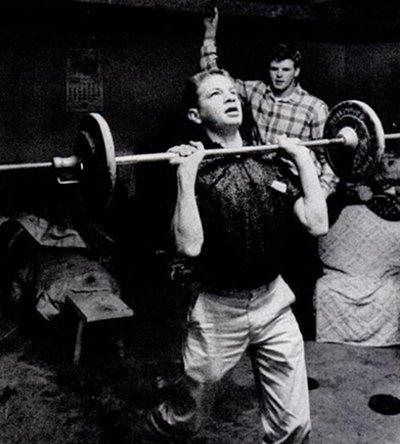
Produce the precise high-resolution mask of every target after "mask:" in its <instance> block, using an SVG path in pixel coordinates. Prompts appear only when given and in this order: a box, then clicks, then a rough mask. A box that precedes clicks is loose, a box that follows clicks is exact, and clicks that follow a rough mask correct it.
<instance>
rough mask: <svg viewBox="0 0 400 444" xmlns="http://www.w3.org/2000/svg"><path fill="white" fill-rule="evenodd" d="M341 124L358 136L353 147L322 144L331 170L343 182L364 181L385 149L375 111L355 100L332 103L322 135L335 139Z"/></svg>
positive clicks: (382, 134)
mask: <svg viewBox="0 0 400 444" xmlns="http://www.w3.org/2000/svg"><path fill="white" fill-rule="evenodd" d="M344 127H350V128H352V129H353V130H354V131H355V132H356V134H357V138H358V143H357V146H356V147H355V148H352V147H349V146H345V145H343V144H333V145H327V146H325V155H326V157H327V160H328V162H329V164H330V165H331V167H332V169H333V171H334V172H335V173H336V174H337V176H338V177H340V178H341V179H342V180H344V181H346V182H352V183H358V182H365V181H366V180H368V178H369V177H371V175H373V173H374V171H375V168H376V166H377V165H378V164H379V162H380V161H381V158H382V155H383V152H384V150H385V134H384V131H383V127H382V123H381V121H380V120H379V117H378V116H377V115H376V113H375V111H374V110H373V109H372V108H371V107H370V106H368V105H367V104H365V103H363V102H360V101H358V100H347V101H344V102H340V103H338V104H337V105H335V106H334V107H333V108H332V110H331V111H330V113H329V115H328V118H327V120H326V123H325V126H324V138H327V139H335V138H336V137H338V134H339V131H340V130H341V129H342V128H344Z"/></svg>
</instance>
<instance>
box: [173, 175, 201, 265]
mask: <svg viewBox="0 0 400 444" xmlns="http://www.w3.org/2000/svg"><path fill="white" fill-rule="evenodd" d="M177 177H178V184H177V185H178V192H177V200H176V205H175V211H174V216H173V219H172V233H173V236H174V240H175V246H176V249H177V252H178V253H180V254H183V255H185V256H189V257H195V256H198V255H199V254H200V252H201V248H202V245H203V239H204V236H203V226H202V223H201V219H200V214H199V209H198V206H197V202H196V196H195V187H194V183H191V181H190V180H187V179H186V178H185V177H182V176H181V175H179V174H178V176H177Z"/></svg>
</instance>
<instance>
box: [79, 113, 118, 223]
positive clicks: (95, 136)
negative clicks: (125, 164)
mask: <svg viewBox="0 0 400 444" xmlns="http://www.w3.org/2000/svg"><path fill="white" fill-rule="evenodd" d="M74 152H75V155H76V156H77V157H78V159H80V165H81V171H80V187H81V197H82V201H83V203H84V205H85V208H86V209H87V210H88V213H89V215H90V216H91V217H92V218H93V220H97V221H99V220H102V219H103V217H104V214H105V212H106V210H107V208H108V206H109V204H110V201H111V198H112V195H113V191H114V186H115V181H116V162H115V149H114V141H113V138H112V135H111V131H110V128H109V126H108V124H107V122H106V120H105V119H104V118H103V117H102V116H101V115H100V114H97V113H91V114H88V115H87V116H86V117H85V118H84V119H83V120H82V122H81V124H80V127H79V129H78V133H77V136H76V139H75V144H74Z"/></svg>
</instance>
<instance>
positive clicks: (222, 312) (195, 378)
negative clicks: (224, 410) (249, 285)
mask: <svg viewBox="0 0 400 444" xmlns="http://www.w3.org/2000/svg"><path fill="white" fill-rule="evenodd" d="M246 313H247V303H246V302H245V301H243V300H227V299H221V298H218V296H217V295H215V294H210V293H204V292H203V293H201V294H200V295H199V297H198V299H197V302H196V304H195V306H194V308H193V311H192V313H191V315H190V320H189V328H188V335H187V338H186V342H185V345H184V350H183V362H184V368H185V376H184V378H182V379H181V380H180V381H179V383H178V385H177V386H176V387H175V390H174V392H175V393H176V396H173V397H170V398H169V399H168V400H167V401H165V402H164V403H162V404H161V405H159V406H158V407H157V408H156V409H155V410H154V411H153V412H152V413H151V419H152V423H153V426H155V427H156V428H157V431H158V432H159V433H162V434H164V435H167V436H168V435H169V436H171V435H172V434H174V433H179V434H180V435H182V434H183V435H192V434H194V433H196V431H197V430H198V429H199V427H200V424H201V420H202V418H203V417H204V415H205V414H206V413H207V410H208V407H209V405H210V402H209V400H210V396H211V393H212V386H213V384H215V383H216V382H217V381H219V380H221V379H222V377H223V376H224V375H225V374H226V373H227V372H228V371H229V370H230V369H232V368H233V367H234V366H235V365H236V364H237V362H238V361H239V360H240V358H241V357H242V355H243V353H244V352H245V350H246V348H247V346H248V343H249V339H248V330H249V329H248V317H247V315H246Z"/></svg>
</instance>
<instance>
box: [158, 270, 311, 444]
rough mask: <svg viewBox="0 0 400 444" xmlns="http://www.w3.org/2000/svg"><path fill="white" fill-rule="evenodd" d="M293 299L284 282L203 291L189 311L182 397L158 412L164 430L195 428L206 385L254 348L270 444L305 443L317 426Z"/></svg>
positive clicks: (254, 358) (192, 430)
mask: <svg viewBox="0 0 400 444" xmlns="http://www.w3.org/2000/svg"><path fill="white" fill-rule="evenodd" d="M224 293H225V294H224ZM294 299H295V298H294V295H293V293H292V291H291V290H290V288H289V287H288V286H287V284H286V283H285V282H284V281H283V279H282V278H281V277H278V278H277V279H276V280H275V281H273V282H272V283H271V284H270V285H268V286H262V287H260V288H257V289H253V290H246V291H243V290H240V291H239V290H238V291H231V290H230V291H229V292H222V293H221V292H219V293H215V290H212V291H211V290H210V289H207V290H204V289H202V290H201V291H200V293H199V296H198V298H197V301H196V303H195V305H194V307H193V310H192V311H191V313H190V314H189V330H188V336H187V340H186V343H185V345H184V351H183V362H184V366H185V375H186V376H185V378H183V380H181V381H180V383H179V395H177V396H176V398H175V400H174V399H172V400H169V401H167V402H165V403H163V404H161V405H160V406H159V407H158V409H157V412H156V413H155V415H154V417H155V418H156V423H158V425H159V426H160V425H161V427H158V428H159V429H160V430H164V431H166V430H167V429H169V431H172V430H174V429H175V430H177V431H180V432H181V433H183V432H189V431H190V432H194V431H196V430H197V428H198V426H199V418H200V417H201V415H202V413H203V412H204V404H205V396H206V393H207V391H208V390H207V388H209V386H210V384H213V383H215V382H217V381H219V380H220V379H221V378H222V377H223V376H224V375H225V374H226V373H227V372H228V371H229V370H231V369H232V368H233V367H234V366H235V365H236V364H237V363H238V361H239V360H240V359H241V357H242V356H243V354H244V353H245V351H246V350H247V349H248V348H249V347H250V352H251V357H252V363H253V369H254V372H255V377H256V382H257V387H258V389H259V390H258V392H259V401H260V410H261V420H262V425H263V428H264V432H265V436H264V443H268V444H270V443H274V444H278V443H279V444H283V443H285V444H289V443H290V444H299V443H303V442H304V441H305V438H306V437H307V435H308V434H309V431H310V428H311V426H310V413H309V400H308V387H307V375H306V368H305V359H304V346H303V340H302V337H301V334H300V331H299V328H298V325H297V322H296V320H295V318H294V315H293V313H292V311H291V308H290V305H291V304H292V303H293V302H294ZM163 425H164V426H167V427H163Z"/></svg>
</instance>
